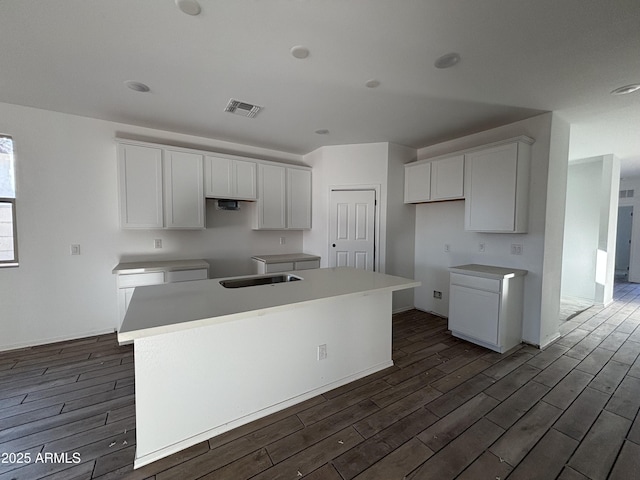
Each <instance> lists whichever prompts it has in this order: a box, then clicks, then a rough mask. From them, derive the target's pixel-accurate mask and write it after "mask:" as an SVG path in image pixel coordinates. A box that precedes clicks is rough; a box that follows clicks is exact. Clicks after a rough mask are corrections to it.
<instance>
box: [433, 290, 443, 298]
mask: <svg viewBox="0 0 640 480" xmlns="http://www.w3.org/2000/svg"><path fill="white" fill-rule="evenodd" d="M433 298H438V299H442V292H439V291H438V290H434V291H433Z"/></svg>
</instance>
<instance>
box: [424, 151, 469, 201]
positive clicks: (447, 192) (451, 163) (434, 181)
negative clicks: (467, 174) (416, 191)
mask: <svg viewBox="0 0 640 480" xmlns="http://www.w3.org/2000/svg"><path fill="white" fill-rule="evenodd" d="M459 198H464V155H458V156H455V157H451V158H443V159H442V160H435V161H434V162H432V163H431V200H454V199H459Z"/></svg>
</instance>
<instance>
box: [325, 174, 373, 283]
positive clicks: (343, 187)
mask: <svg viewBox="0 0 640 480" xmlns="http://www.w3.org/2000/svg"><path fill="white" fill-rule="evenodd" d="M362 190H372V191H373V192H374V197H375V204H374V206H373V208H374V216H373V218H374V221H375V225H374V228H373V271H374V272H380V209H379V208H378V206H379V203H380V185H379V184H377V185H376V184H361V185H329V194H328V196H327V237H326V239H327V241H326V249H327V265H328V264H329V258H330V255H331V247H330V246H329V245H330V242H331V239H330V238H329V237H330V236H331V192H334V191H362ZM382 273H384V272H382Z"/></svg>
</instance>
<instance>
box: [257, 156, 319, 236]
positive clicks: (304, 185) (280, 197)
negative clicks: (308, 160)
mask: <svg viewBox="0 0 640 480" xmlns="http://www.w3.org/2000/svg"><path fill="white" fill-rule="evenodd" d="M258 190H259V191H258V201H257V206H256V208H257V212H256V222H255V227H254V228H255V229H256V230H302V229H308V228H311V170H310V169H308V168H303V167H302V168H296V167H284V166H279V165H272V164H262V163H261V164H260V165H259V166H258Z"/></svg>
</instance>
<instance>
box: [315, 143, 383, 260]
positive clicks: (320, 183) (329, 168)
mask: <svg viewBox="0 0 640 480" xmlns="http://www.w3.org/2000/svg"><path fill="white" fill-rule="evenodd" d="M387 158H388V147H387V144H386V143H367V144H359V145H336V146H328V147H322V148H319V149H318V150H315V151H313V152H311V153H310V154H308V155H305V156H304V161H305V163H306V164H307V165H309V166H311V167H313V185H312V188H313V206H312V218H313V225H312V228H311V230H309V231H306V232H304V234H303V242H304V251H305V252H306V253H311V254H315V255H320V256H321V257H322V266H323V267H326V266H328V265H329V263H328V256H329V243H328V233H327V232H328V231H329V190H330V188H331V187H333V186H356V185H367V186H376V187H377V188H378V189H379V192H380V198H378V199H377V200H378V207H380V208H379V209H378V210H379V211H378V213H379V218H380V225H379V232H380V237H381V238H379V246H378V247H379V248H378V251H379V252H380V256H379V258H378V259H377V262H376V263H377V265H379V267H380V271H381V272H384V271H385V270H384V266H385V255H386V239H385V238H384V236H385V235H384V232H385V227H386V209H385V208H382V207H381V206H382V205H386V201H387V187H386V184H387Z"/></svg>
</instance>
